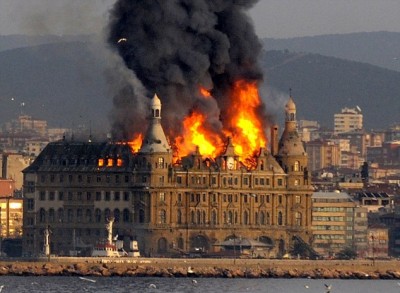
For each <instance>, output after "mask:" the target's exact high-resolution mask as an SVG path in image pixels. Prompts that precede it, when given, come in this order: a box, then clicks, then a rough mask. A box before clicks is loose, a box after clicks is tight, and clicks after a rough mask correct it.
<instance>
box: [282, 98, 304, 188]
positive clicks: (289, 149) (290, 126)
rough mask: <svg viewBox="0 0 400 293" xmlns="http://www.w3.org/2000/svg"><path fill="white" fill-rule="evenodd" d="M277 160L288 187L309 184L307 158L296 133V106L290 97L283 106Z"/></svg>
mask: <svg viewBox="0 0 400 293" xmlns="http://www.w3.org/2000/svg"><path fill="white" fill-rule="evenodd" d="M277 160H278V162H279V164H280V165H281V166H282V168H283V170H285V172H286V173H287V174H288V180H287V185H288V187H292V186H301V185H308V184H309V182H308V171H307V163H308V157H307V154H306V152H305V150H304V146H303V142H302V141H301V137H300V135H299V134H298V132H297V120H296V104H295V103H294V100H293V98H292V97H291V96H290V98H289V101H288V102H287V104H286V106H285V129H284V131H283V134H282V137H281V139H280V141H279V150H278V155H277ZM306 175H307V176H306Z"/></svg>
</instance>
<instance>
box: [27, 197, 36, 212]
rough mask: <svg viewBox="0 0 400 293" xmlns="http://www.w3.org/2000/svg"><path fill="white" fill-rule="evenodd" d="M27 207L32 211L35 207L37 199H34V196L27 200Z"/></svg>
mask: <svg viewBox="0 0 400 293" xmlns="http://www.w3.org/2000/svg"><path fill="white" fill-rule="evenodd" d="M27 208H28V210H29V211H32V210H33V209H34V208H35V201H34V200H33V198H29V199H28V200H27Z"/></svg>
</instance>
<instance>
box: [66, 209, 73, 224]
mask: <svg viewBox="0 0 400 293" xmlns="http://www.w3.org/2000/svg"><path fill="white" fill-rule="evenodd" d="M73 213H74V211H73V210H72V209H68V210H67V222H68V223H72V221H73V220H74V214H73Z"/></svg>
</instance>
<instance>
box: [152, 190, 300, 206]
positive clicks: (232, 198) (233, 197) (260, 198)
mask: <svg viewBox="0 0 400 293" xmlns="http://www.w3.org/2000/svg"><path fill="white" fill-rule="evenodd" d="M210 196H211V198H210V200H211V202H217V201H218V198H219V196H218V195H217V194H215V193H213V194H211V195H210ZM241 198H242V200H243V202H244V203H247V202H249V200H250V198H254V202H256V203H258V202H260V203H264V202H266V203H270V202H271V198H272V196H271V195H269V194H267V195H264V194H261V195H257V194H253V193H252V194H241ZM160 200H161V201H165V193H163V192H162V193H160ZM222 200H223V202H238V201H239V195H238V194H223V195H222ZM181 201H182V194H181V193H179V194H178V202H181ZM190 201H191V202H201V201H202V202H207V195H206V194H205V193H203V194H200V193H197V194H194V193H191V194H190ZM282 202H283V195H278V203H279V204H282ZM295 202H296V203H301V197H300V196H298V195H297V196H295Z"/></svg>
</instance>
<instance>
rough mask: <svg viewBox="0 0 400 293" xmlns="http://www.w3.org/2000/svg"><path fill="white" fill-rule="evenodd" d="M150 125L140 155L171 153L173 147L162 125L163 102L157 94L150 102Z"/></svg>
mask: <svg viewBox="0 0 400 293" xmlns="http://www.w3.org/2000/svg"><path fill="white" fill-rule="evenodd" d="M150 108H151V113H150V117H149V120H150V125H149V128H148V129H147V132H146V135H145V137H144V139H143V143H142V146H141V148H140V150H139V152H140V153H163V152H169V151H170V150H171V147H170V145H169V143H168V140H167V138H166V136H165V133H164V130H163V128H162V125H161V100H160V99H159V98H158V96H157V94H155V95H154V96H153V98H152V99H151V101H150Z"/></svg>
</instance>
